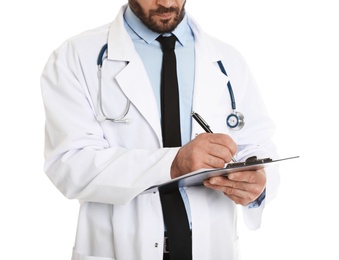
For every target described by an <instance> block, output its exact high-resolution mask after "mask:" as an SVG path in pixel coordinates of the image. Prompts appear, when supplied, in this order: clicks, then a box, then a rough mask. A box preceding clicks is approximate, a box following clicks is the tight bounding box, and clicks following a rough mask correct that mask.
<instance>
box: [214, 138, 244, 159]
mask: <svg viewBox="0 0 339 260" xmlns="http://www.w3.org/2000/svg"><path fill="white" fill-rule="evenodd" d="M210 142H211V143H213V144H217V145H221V146H223V147H227V148H228V150H229V151H230V153H231V154H232V156H233V155H235V154H236V152H237V149H238V148H237V144H236V143H235V142H234V140H233V139H232V138H231V137H230V136H229V135H225V134H213V135H212V138H211V140H210Z"/></svg>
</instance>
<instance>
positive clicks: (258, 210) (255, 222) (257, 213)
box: [242, 200, 265, 230]
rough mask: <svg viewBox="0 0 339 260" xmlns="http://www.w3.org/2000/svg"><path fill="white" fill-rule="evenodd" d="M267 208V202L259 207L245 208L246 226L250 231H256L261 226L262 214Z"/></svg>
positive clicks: (263, 202)
mask: <svg viewBox="0 0 339 260" xmlns="http://www.w3.org/2000/svg"><path fill="white" fill-rule="evenodd" d="M264 208H265V200H263V201H262V202H261V205H260V206H259V207H250V206H249V205H247V206H244V207H243V210H242V213H243V218H244V221H245V224H246V226H247V227H248V229H250V230H256V229H258V228H260V226H261V219H262V214H263V211H264Z"/></svg>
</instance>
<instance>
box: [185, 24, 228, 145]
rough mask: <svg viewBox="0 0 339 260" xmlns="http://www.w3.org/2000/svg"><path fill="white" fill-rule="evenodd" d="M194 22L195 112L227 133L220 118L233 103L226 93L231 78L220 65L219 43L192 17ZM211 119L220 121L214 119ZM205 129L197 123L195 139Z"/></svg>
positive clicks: (215, 129) (194, 127)
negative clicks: (211, 40)
mask: <svg viewBox="0 0 339 260" xmlns="http://www.w3.org/2000/svg"><path fill="white" fill-rule="evenodd" d="M190 25H191V28H192V30H193V32H194V35H195V39H196V44H195V57H196V67H195V86H194V96H193V111H195V112H197V113H199V114H200V115H201V116H202V117H203V118H204V119H205V120H206V121H207V122H208V123H209V124H210V126H211V128H212V131H214V132H224V130H225V129H224V125H225V124H224V122H223V120H219V118H223V117H224V114H225V113H226V112H225V109H224V107H225V106H228V105H229V106H230V104H229V100H228V99H225V93H228V90H227V82H228V77H227V76H226V75H224V74H223V73H222V72H221V70H220V68H219V66H218V64H217V62H218V61H219V60H221V56H220V54H219V53H218V52H216V51H215V49H216V48H215V46H214V45H213V44H212V43H211V42H210V41H209V40H208V39H209V38H207V37H206V36H205V35H204V33H203V32H202V30H201V29H200V28H199V27H197V26H196V23H194V22H193V21H192V20H190ZM225 91H226V92H225ZM211 119H217V121H216V122H213V121H211ZM219 121H220V122H219ZM201 132H203V130H202V128H201V127H200V126H199V125H198V124H196V123H195V122H193V123H192V138H193V137H194V136H195V134H196V133H201Z"/></svg>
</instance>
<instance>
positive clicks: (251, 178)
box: [228, 169, 266, 184]
mask: <svg viewBox="0 0 339 260" xmlns="http://www.w3.org/2000/svg"><path fill="white" fill-rule="evenodd" d="M228 179H229V180H232V181H239V182H246V183H253V184H254V183H265V182H266V173H265V170H264V169H259V170H256V171H243V172H233V173H230V174H228Z"/></svg>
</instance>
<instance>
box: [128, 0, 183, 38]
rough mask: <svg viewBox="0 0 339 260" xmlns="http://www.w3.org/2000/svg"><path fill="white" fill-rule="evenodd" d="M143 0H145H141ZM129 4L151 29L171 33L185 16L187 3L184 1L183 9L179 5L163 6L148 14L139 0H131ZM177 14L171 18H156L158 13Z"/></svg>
mask: <svg viewBox="0 0 339 260" xmlns="http://www.w3.org/2000/svg"><path fill="white" fill-rule="evenodd" d="M141 1H143V0H141ZM128 3H129V6H130V8H131V10H132V11H133V13H134V14H135V15H136V16H137V17H138V18H139V19H140V20H141V22H142V23H143V24H144V25H145V26H146V27H147V28H149V29H150V30H152V31H154V32H156V33H169V32H172V31H173V30H174V29H175V28H176V27H177V26H178V24H179V23H180V22H181V21H182V19H184V17H185V4H186V1H185V2H184V4H183V6H182V8H181V10H180V9H179V8H178V7H170V8H166V7H163V6H160V7H158V8H157V9H154V10H150V11H149V13H148V14H147V13H146V12H145V11H144V10H143V9H142V7H141V5H140V4H139V3H138V1H137V0H129V1H128ZM171 13H172V14H175V16H174V18H170V19H155V16H156V15H159V14H171Z"/></svg>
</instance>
